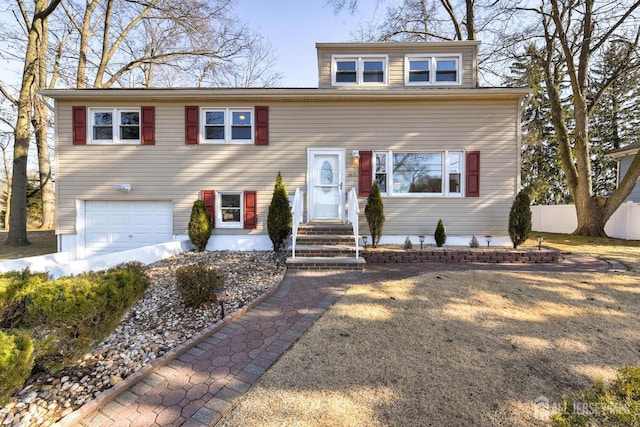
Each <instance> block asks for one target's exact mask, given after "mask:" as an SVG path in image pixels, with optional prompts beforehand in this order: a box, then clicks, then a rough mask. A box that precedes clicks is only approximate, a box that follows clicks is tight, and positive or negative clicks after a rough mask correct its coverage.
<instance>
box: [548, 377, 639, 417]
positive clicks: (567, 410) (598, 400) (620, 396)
mask: <svg viewBox="0 0 640 427" xmlns="http://www.w3.org/2000/svg"><path fill="white" fill-rule="evenodd" d="M578 399H579V400H580V406H581V408H589V411H584V410H582V411H579V410H576V408H575V405H574V403H573V401H572V400H571V399H570V398H569V396H563V397H562V404H561V406H560V412H559V413H558V414H555V415H554V416H553V418H552V423H551V425H552V426H554V427H565V426H566V427H568V426H593V425H598V426H604V425H611V426H637V425H638V414H640V366H634V367H629V366H626V367H622V368H620V369H619V370H618V376H617V378H616V379H615V380H614V381H613V382H612V383H611V384H608V385H606V384H605V383H604V382H603V381H602V380H599V381H596V382H595V383H594V384H593V386H592V387H591V389H590V390H587V391H585V392H582V393H579V394H578Z"/></svg>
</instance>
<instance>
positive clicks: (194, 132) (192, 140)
mask: <svg viewBox="0 0 640 427" xmlns="http://www.w3.org/2000/svg"><path fill="white" fill-rule="evenodd" d="M198 116H199V108H198V106H186V107H184V143H185V144H187V145H195V144H197V143H198V134H199V133H200V130H199V129H198V128H199V120H198Z"/></svg>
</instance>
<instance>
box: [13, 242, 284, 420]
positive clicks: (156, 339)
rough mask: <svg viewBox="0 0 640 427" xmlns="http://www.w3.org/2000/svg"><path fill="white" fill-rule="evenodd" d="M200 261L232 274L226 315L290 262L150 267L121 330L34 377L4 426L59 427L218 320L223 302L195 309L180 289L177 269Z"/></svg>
mask: <svg viewBox="0 0 640 427" xmlns="http://www.w3.org/2000/svg"><path fill="white" fill-rule="evenodd" d="M199 261H205V262H209V263H211V264H212V265H215V266H216V268H218V269H219V271H222V272H225V273H226V275H227V280H226V283H225V287H226V289H227V301H228V302H227V303H225V306H224V307H225V314H226V315H229V314H231V313H232V312H234V311H236V310H237V309H238V308H240V307H243V306H245V305H247V304H248V303H250V302H251V301H252V300H254V299H256V298H258V297H260V296H261V295H263V294H264V293H265V292H266V291H267V290H268V289H270V288H271V287H272V286H274V285H275V284H276V281H277V279H279V278H280V277H281V275H282V273H283V271H284V263H283V262H282V261H280V260H278V259H276V258H274V254H273V252H266V251H254V252H229V251H217V252H199V253H198V252H185V253H183V254H180V255H177V256H174V257H171V258H168V259H165V260H162V261H159V262H157V263H155V264H151V265H149V266H148V267H147V274H148V275H149V278H150V282H151V284H150V286H149V288H148V289H147V290H146V291H145V292H144V294H143V295H142V297H141V298H140V299H139V300H138V301H137V302H136V303H135V304H134V305H133V306H132V307H131V309H130V310H129V311H128V312H127V314H125V316H124V318H123V321H122V322H121V323H120V325H119V326H118V327H117V328H116V330H115V331H114V332H113V333H112V334H111V335H109V336H108V337H106V338H105V339H104V341H103V342H102V343H100V344H99V345H98V346H96V347H95V348H94V349H93V350H91V351H90V352H89V353H87V354H86V355H85V357H84V360H82V361H79V363H78V364H77V365H75V366H72V367H68V368H65V369H63V370H62V371H60V372H58V373H56V374H55V375H44V374H37V375H34V376H32V377H31V378H30V379H29V380H28V381H27V382H26V383H25V386H24V387H23V388H22V389H21V390H20V391H18V392H17V393H16V394H15V395H14V398H13V400H12V401H10V402H9V403H8V404H7V405H5V406H4V407H3V408H2V409H0V425H11V426H32V425H38V426H40V425H42V426H47V425H51V424H53V423H55V422H56V421H57V420H58V419H60V418H62V417H64V416H65V415H67V414H69V413H71V412H73V411H74V410H76V409H78V408H79V407H80V406H82V405H83V404H84V403H86V402H88V401H90V400H91V399H93V398H94V397H96V396H97V395H98V394H99V393H100V392H102V391H104V390H106V389H108V388H110V387H112V386H113V385H115V384H117V383H119V382H120V381H122V380H123V379H124V378H126V377H128V376H129V375H131V374H133V373H134V372H136V371H138V370H140V369H141V368H142V367H144V366H145V365H148V364H150V363H152V362H153V361H154V360H155V359H156V358H159V357H161V356H163V355H164V354H165V353H166V352H168V351H170V350H171V349H173V348H175V347H177V346H178V345H180V344H181V343H183V342H184V341H186V340H188V339H190V338H192V337H193V336H195V335H197V334H198V332H199V331H201V330H202V329H204V328H205V327H207V326H209V325H211V324H213V323H215V322H217V321H218V320H219V319H220V309H219V306H218V305H217V304H208V305H206V306H203V307H202V308H200V309H197V310H196V309H191V308H188V307H187V306H185V305H184V303H183V302H182V300H181V297H180V294H179V293H178V291H177V289H176V281H175V270H176V268H178V267H180V266H182V265H187V264H192V263H196V262H199Z"/></svg>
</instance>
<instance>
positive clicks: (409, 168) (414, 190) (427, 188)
mask: <svg viewBox="0 0 640 427" xmlns="http://www.w3.org/2000/svg"><path fill="white" fill-rule="evenodd" d="M463 159H464V156H463V152H462V151H441V152H396V151H375V152H374V171H375V174H374V177H373V179H374V180H375V181H376V182H377V183H378V186H379V188H380V193H382V194H385V195H387V196H460V197H461V196H462V195H463V188H462V176H463V174H464V162H463Z"/></svg>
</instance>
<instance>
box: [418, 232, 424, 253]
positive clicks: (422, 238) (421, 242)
mask: <svg viewBox="0 0 640 427" xmlns="http://www.w3.org/2000/svg"><path fill="white" fill-rule="evenodd" d="M418 239H420V250H422V245H423V244H424V236H422V235H420V236H418Z"/></svg>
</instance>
